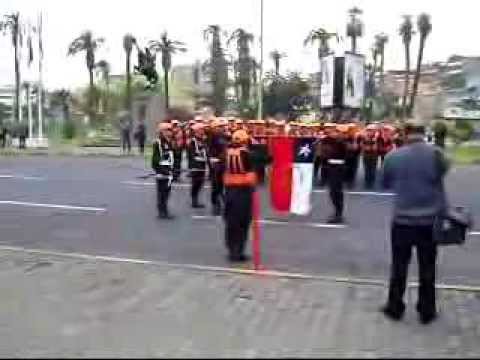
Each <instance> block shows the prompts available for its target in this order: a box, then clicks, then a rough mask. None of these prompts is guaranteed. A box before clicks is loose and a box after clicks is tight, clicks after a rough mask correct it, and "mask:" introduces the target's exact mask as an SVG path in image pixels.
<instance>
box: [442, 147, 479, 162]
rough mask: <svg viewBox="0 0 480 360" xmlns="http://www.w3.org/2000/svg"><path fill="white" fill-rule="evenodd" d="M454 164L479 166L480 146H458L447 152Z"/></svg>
mask: <svg viewBox="0 0 480 360" xmlns="http://www.w3.org/2000/svg"><path fill="white" fill-rule="evenodd" d="M448 154H449V156H450V157H451V159H452V160H453V162H454V163H457V164H462V165H472V164H480V146H458V147H453V148H451V149H450V150H449V151H448Z"/></svg>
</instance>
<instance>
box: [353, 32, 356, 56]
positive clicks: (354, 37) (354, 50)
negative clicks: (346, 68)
mask: <svg viewBox="0 0 480 360" xmlns="http://www.w3.org/2000/svg"><path fill="white" fill-rule="evenodd" d="M356 51H357V37H356V36H352V53H354V54H355V52H356Z"/></svg>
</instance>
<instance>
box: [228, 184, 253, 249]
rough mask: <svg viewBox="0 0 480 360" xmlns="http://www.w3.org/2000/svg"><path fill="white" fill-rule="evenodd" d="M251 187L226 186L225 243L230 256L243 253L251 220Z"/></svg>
mask: <svg viewBox="0 0 480 360" xmlns="http://www.w3.org/2000/svg"><path fill="white" fill-rule="evenodd" d="M252 201H253V188H251V187H230V186H227V187H226V191H225V212H224V220H225V245H226V247H227V249H228V251H229V254H230V255H232V256H238V255H243V254H244V252H245V246H246V244H247V239H248V231H249V229H250V224H251V222H252Z"/></svg>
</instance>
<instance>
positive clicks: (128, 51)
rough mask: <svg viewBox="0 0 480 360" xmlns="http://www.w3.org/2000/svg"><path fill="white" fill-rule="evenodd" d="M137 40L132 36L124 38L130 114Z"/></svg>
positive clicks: (126, 35)
mask: <svg viewBox="0 0 480 360" xmlns="http://www.w3.org/2000/svg"><path fill="white" fill-rule="evenodd" d="M136 43H137V40H136V39H135V37H134V36H133V35H132V34H125V35H124V36H123V50H124V51H125V76H126V79H127V81H126V97H125V107H126V108H127V110H128V111H129V112H131V111H132V65H131V61H132V50H133V45H135V44H136Z"/></svg>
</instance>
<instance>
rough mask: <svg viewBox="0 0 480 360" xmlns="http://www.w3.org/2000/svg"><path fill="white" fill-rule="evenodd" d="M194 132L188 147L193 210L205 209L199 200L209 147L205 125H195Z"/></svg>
mask: <svg viewBox="0 0 480 360" xmlns="http://www.w3.org/2000/svg"><path fill="white" fill-rule="evenodd" d="M192 131H193V137H192V138H191V139H190V142H189V145H188V168H189V170H190V175H191V178H192V187H191V196H192V208H194V209H203V208H204V207H205V205H203V204H201V203H200V202H199V200H198V197H199V195H200V192H201V191H202V187H203V184H204V182H205V173H206V171H207V147H206V144H205V132H204V126H203V124H195V125H193V126H192Z"/></svg>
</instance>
